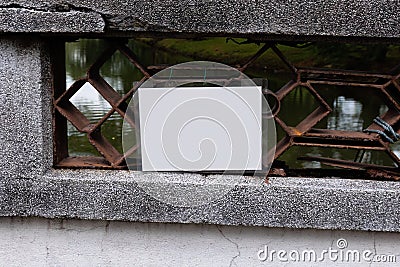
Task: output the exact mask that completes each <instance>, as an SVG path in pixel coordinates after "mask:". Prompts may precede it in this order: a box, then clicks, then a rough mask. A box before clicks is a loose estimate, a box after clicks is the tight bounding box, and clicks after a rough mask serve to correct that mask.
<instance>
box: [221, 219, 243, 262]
mask: <svg viewBox="0 0 400 267" xmlns="http://www.w3.org/2000/svg"><path fill="white" fill-rule="evenodd" d="M216 227H217V229H218V231H219V232H220V234H221V235H222V237H223V238H224V239H225V240H227V241H228V242H230V243H232V244H234V245H235V246H236V251H237V254H236V255H235V256H233V258H232V259H231V261H230V263H229V267H231V266H233V264H234V263H235V260H236V259H237V258H238V257H240V249H239V244H238V243H236V242H234V241H233V240H232V239H230V238H228V237H227V236H226V235H225V234H224V232H223V231H222V229H221V228H220V226H219V225H216ZM235 266H237V264H236V263H235Z"/></svg>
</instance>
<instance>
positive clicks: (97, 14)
mask: <svg viewBox="0 0 400 267" xmlns="http://www.w3.org/2000/svg"><path fill="white" fill-rule="evenodd" d="M0 7H3V8H2V9H1V12H0V18H1V21H2V26H1V28H0V30H1V31H2V32H43V33H48V32H55V33H78V32H80V33H87V32H92V33H108V34H112V33H119V34H121V33H125V34H128V35H129V34H130V35H132V36H133V35H134V34H135V33H137V32H152V33H153V34H155V33H172V34H173V33H188V34H190V33H192V34H193V33H196V34H210V35H213V34H214V35H215V34H225V35H251V36H255V35H256V34H257V35H258V36H256V37H257V38H260V37H262V38H277V39H279V38H282V37H284V36H286V37H287V36H290V37H291V38H292V39H305V37H309V38H317V37H325V38H332V37H356V38H396V39H398V38H399V37H400V28H399V27H398V25H399V23H400V17H399V16H398V14H399V13H400V6H399V5H398V2H397V1H382V0H379V1H374V0H366V1H359V0H347V1H341V0H334V1H330V0H308V1H304V0H294V1H278V0H273V1H270V0H260V1H244V0H221V1H215V0H202V1H193V0H166V1H152V0H125V1H121V0H109V1H94V0H66V1H53V0H37V1H27V0H21V1H12V0H0ZM104 26H105V28H104Z"/></svg>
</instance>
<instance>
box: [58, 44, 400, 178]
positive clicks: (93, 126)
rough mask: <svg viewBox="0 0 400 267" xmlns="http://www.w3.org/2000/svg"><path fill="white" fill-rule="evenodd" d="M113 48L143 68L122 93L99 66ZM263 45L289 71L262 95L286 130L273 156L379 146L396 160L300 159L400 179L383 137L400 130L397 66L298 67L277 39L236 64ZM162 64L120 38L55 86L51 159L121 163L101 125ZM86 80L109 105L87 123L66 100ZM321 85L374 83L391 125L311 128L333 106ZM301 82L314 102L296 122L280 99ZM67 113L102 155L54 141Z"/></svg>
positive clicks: (399, 163) (71, 163)
mask: <svg viewBox="0 0 400 267" xmlns="http://www.w3.org/2000/svg"><path fill="white" fill-rule="evenodd" d="M117 50H118V51H120V52H121V53H122V54H123V55H124V56H125V57H126V58H127V59H128V60H129V61H130V62H131V63H132V64H133V65H134V66H135V67H136V68H137V69H139V70H140V72H141V73H142V74H143V78H142V80H141V81H140V82H139V83H137V84H136V85H135V86H134V87H133V88H132V89H131V90H130V91H129V92H128V93H127V94H125V95H120V94H119V93H118V92H117V91H116V90H114V89H113V88H112V87H111V86H110V85H109V84H108V83H107V82H106V81H105V80H104V79H103V78H102V77H101V75H100V68H101V66H102V65H103V64H104V63H105V62H106V61H107V60H108V59H110V58H111V56H112V55H113V54H114V53H115V52H116V51H117ZM267 50H272V51H273V52H274V53H275V54H276V55H277V56H278V57H279V59H280V60H281V61H282V62H283V63H284V64H285V65H286V66H287V67H288V68H289V70H290V71H291V73H292V74H293V79H292V80H290V81H289V82H288V83H287V84H286V85H284V86H283V87H282V88H280V89H279V90H278V91H276V92H275V93H272V92H271V91H269V90H266V91H265V92H264V94H265V95H270V96H273V97H274V98H275V102H276V103H275V108H274V109H273V110H274V114H275V116H274V118H275V121H276V123H277V124H278V125H279V126H280V127H281V128H282V129H283V130H284V132H285V137H283V138H282V139H281V140H279V142H278V143H277V147H276V154H275V159H277V158H278V157H280V156H281V155H282V154H283V153H284V152H285V151H287V150H288V149H289V148H290V147H292V146H311V147H328V148H339V149H356V150H358V151H365V150H373V151H383V152H385V153H386V154H387V155H388V156H389V157H390V159H391V160H392V161H393V163H394V166H381V165H374V164H366V163H360V162H355V161H348V160H338V159H332V158H324V157H306V156H301V157H299V159H301V160H313V161H319V162H321V163H324V164H326V165H330V166H334V167H340V168H346V169H354V170H366V171H367V172H368V173H369V174H370V175H371V176H374V177H377V178H389V179H395V180H398V179H400V169H399V168H400V159H399V158H398V157H397V156H396V155H395V154H394V153H393V151H392V150H391V148H390V142H389V141H388V140H387V138H384V133H385V132H388V131H389V130H391V131H392V133H393V132H395V133H396V134H400V112H399V111H400V67H396V68H394V69H393V70H392V71H390V72H389V73H368V72H360V71H347V70H332V69H310V68H298V67H296V66H294V65H293V64H292V63H291V62H290V61H289V60H288V59H287V58H286V57H285V56H284V55H283V53H282V52H281V51H280V50H279V49H278V47H277V44H276V43H273V42H267V43H265V44H264V45H263V46H262V47H261V48H260V49H259V51H258V52H257V53H256V54H255V55H254V56H253V57H251V58H250V59H249V60H248V61H247V62H246V63H244V64H242V65H240V66H237V68H238V70H240V71H245V70H246V69H247V68H248V67H249V66H251V65H252V64H253V63H254V62H255V61H256V60H257V59H258V58H260V57H261V56H262V55H263V54H264V53H265V52H266V51H267ZM166 67H167V66H165V65H163V66H147V67H145V66H143V65H142V64H140V62H139V60H138V58H137V56H136V55H135V54H134V53H133V52H132V50H130V49H129V48H128V47H127V46H126V44H125V43H124V42H119V41H110V42H109V47H108V48H107V49H106V50H105V51H104V52H103V53H102V54H101V55H100V56H99V58H98V59H97V60H96V62H94V63H93V65H92V66H91V67H90V68H89V70H88V71H87V75H86V77H84V78H82V79H80V80H77V81H75V82H74V83H73V84H72V85H71V86H70V88H68V89H67V90H63V89H62V87H60V88H59V89H58V88H55V92H54V107H55V111H54V112H55V116H54V124H55V154H56V157H55V159H56V160H55V161H56V162H55V164H56V165H57V166H61V167H102V168H107V167H109V168H124V167H125V162H124V158H125V157H126V156H127V155H122V154H121V153H119V152H118V151H117V150H116V148H114V147H113V146H112V145H111V144H110V142H109V141H108V140H107V139H106V138H105V137H104V136H103V135H102V133H101V126H102V125H103V124H104V122H105V121H106V120H107V119H108V118H109V117H110V116H111V115H113V114H114V113H118V114H119V115H120V116H122V117H123V116H125V114H126V111H127V107H128V104H127V100H128V99H129V98H130V97H131V96H132V95H133V93H134V92H135V91H136V90H137V88H138V87H139V86H140V85H141V84H142V83H143V82H144V81H145V80H146V79H147V78H149V77H150V76H151V75H150V72H151V71H153V72H154V71H158V70H161V69H163V68H166ZM60 79H61V78H58V80H60ZM85 83H90V84H91V85H92V86H93V87H94V88H95V89H96V90H97V91H98V92H99V93H100V94H101V95H102V96H103V98H104V99H105V100H107V101H108V102H109V103H110V105H111V107H112V108H111V109H110V110H109V112H108V113H107V114H106V115H104V116H103V117H102V118H101V119H100V120H99V121H98V122H96V123H91V122H90V121H89V119H88V118H86V117H85V115H84V114H83V113H82V112H80V111H79V110H78V109H77V108H76V107H75V106H74V105H73V104H72V103H71V102H70V98H71V97H72V96H73V95H74V94H75V93H77V92H78V90H80V89H81V88H82V86H83V85H84V84H85ZM321 85H329V86H339V87H340V86H341V87H343V86H345V87H352V88H372V89H374V90H377V91H379V92H380V93H381V95H382V96H383V101H384V102H385V104H386V105H387V107H388V110H387V111H386V112H385V113H384V114H383V115H382V116H381V117H380V119H381V120H382V121H384V122H385V123H386V124H387V125H389V126H390V127H389V128H390V129H388V128H387V127H385V125H382V124H381V123H379V122H376V121H374V122H372V123H371V124H370V125H369V126H368V127H367V129H366V130H365V131H364V132H355V131H342V130H328V129H316V128H314V127H315V125H316V124H317V123H318V122H320V121H321V120H322V119H324V118H325V117H326V116H328V114H329V113H330V112H331V111H332V108H331V107H330V106H329V105H328V104H327V102H326V101H325V100H324V98H323V97H322V96H321V95H320V94H319V93H318V90H316V88H315V86H321ZM299 87H301V88H304V89H306V90H307V91H308V92H309V93H310V94H311V95H312V96H313V98H314V99H315V102H316V103H317V104H318V107H317V108H316V109H315V110H314V111H313V112H311V113H310V114H309V115H308V116H307V117H306V118H304V119H303V120H302V121H301V122H299V123H298V124H297V125H296V126H288V125H287V123H286V122H285V121H284V120H283V119H282V118H281V117H280V112H279V111H280V110H279V107H280V102H281V101H282V100H283V99H284V98H285V97H286V96H287V95H288V94H289V93H291V92H292V91H294V90H295V89H296V88H299ZM65 119H67V120H68V121H70V122H71V123H72V124H73V125H74V126H75V127H76V128H77V129H78V130H79V131H80V132H83V133H86V134H87V136H88V139H89V141H90V143H91V144H92V145H93V146H94V147H95V148H96V149H97V150H98V151H99V152H100V153H101V155H102V156H103V157H104V159H99V158H83V157H75V158H74V157H68V156H67V152H66V151H65V148H61V149H60V148H59V147H60V146H62V145H61V144H60V141H57V138H61V137H62V136H63V134H62V133H61V134H60V131H66V129H65V126H62V125H63V124H65ZM129 123H130V124H131V125H132V126H134V122H133V121H129ZM59 125H61V126H59ZM64 139H65V136H64ZM136 149H138V147H137V146H135V147H133V148H132V149H131V150H130V151H128V152H127V154H130V153H133V152H134V151H135V150H136Z"/></svg>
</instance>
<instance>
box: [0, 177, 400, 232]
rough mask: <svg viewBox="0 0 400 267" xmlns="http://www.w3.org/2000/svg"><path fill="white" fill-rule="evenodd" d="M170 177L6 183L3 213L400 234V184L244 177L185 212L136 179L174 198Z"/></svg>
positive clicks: (185, 180)
mask: <svg viewBox="0 0 400 267" xmlns="http://www.w3.org/2000/svg"><path fill="white" fill-rule="evenodd" d="M165 175H166V174H163V173H149V174H140V173H132V172H129V171H105V170H103V171H102V170H52V171H49V172H47V173H46V174H45V175H44V176H42V177H41V178H40V179H2V180H1V182H0V203H1V208H0V215H1V216H16V215H18V216H40V217H46V218H80V219H101V220H124V221H140V222H163V223H166V222H173V223H207V224H220V225H251V226H268V227H289V228H316V229H343V230H371V231H396V232H399V231H400V225H399V223H398V222H399V220H400V211H399V209H398V203H399V201H400V184H399V183H395V182H378V181H362V180H359V181H357V180H343V179H333V178H331V179H312V178H271V180H270V183H268V184H266V183H264V182H263V179H260V178H244V177H243V180H242V182H241V183H238V184H237V185H236V186H235V188H234V189H233V190H232V191H231V192H229V193H228V194H226V195H225V196H223V197H222V198H220V199H217V200H214V201H212V202H210V203H207V204H203V205H200V206H195V207H177V206H173V205H170V204H167V203H164V202H161V201H158V200H157V199H155V198H154V196H150V195H148V194H147V193H146V192H144V191H143V187H141V186H138V184H137V182H136V181H137V178H138V177H137V176H142V177H141V178H143V179H146V176H148V177H149V176H151V178H152V182H153V183H154V181H155V180H159V183H160V185H161V186H163V187H164V190H166V191H167V192H168V191H169V190H171V194H173V190H175V188H174V186H173V185H171V184H165V179H164V178H165V177H164V176H165ZM135 176H136V177H135ZM199 176H200V175H196V174H176V178H177V183H180V184H181V185H183V186H186V187H190V186H196V183H198V179H199ZM249 179H251V180H252V182H249ZM179 181H180V182H179Z"/></svg>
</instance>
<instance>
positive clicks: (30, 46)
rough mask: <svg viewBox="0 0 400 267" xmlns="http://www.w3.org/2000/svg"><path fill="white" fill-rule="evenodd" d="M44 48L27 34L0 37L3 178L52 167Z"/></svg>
mask: <svg viewBox="0 0 400 267" xmlns="http://www.w3.org/2000/svg"><path fill="white" fill-rule="evenodd" d="M45 47H46V46H45V45H44V43H43V42H41V41H40V40H37V39H32V38H29V37H28V38H27V37H25V38H17V39H10V38H0V51H1V56H0V107H1V108H0V179H2V180H4V179H9V178H13V179H17V178H22V177H26V178H30V179H33V178H35V177H37V176H40V175H42V174H43V173H44V172H45V171H46V170H47V169H49V168H50V166H51V161H52V143H51V142H52V141H51V136H52V134H51V133H52V128H51V101H50V96H51V85H50V79H51V77H50V69H49V67H50V64H49V57H48V56H47V52H46V51H45V49H46V48H45ZM49 137H50V138H49Z"/></svg>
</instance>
